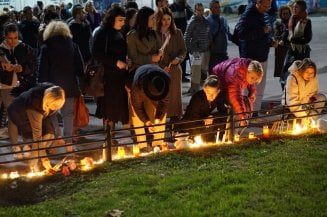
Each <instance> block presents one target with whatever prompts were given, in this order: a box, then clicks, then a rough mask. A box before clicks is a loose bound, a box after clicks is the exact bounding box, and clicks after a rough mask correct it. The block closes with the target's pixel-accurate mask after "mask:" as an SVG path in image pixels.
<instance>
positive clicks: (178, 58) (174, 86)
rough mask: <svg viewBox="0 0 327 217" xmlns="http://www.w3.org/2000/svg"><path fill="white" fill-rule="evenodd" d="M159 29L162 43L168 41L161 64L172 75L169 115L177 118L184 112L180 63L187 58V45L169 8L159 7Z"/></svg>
mask: <svg viewBox="0 0 327 217" xmlns="http://www.w3.org/2000/svg"><path fill="white" fill-rule="evenodd" d="M157 31H158V33H159V34H160V36H161V40H162V43H163V44H164V43H165V42H166V43H167V45H166V46H165V48H164V55H163V57H162V59H161V61H160V62H159V66H160V67H161V68H163V69H164V70H165V71H166V72H167V73H168V74H169V75H170V76H171V88H170V91H169V106H168V113H167V117H169V118H171V120H172V119H174V120H176V119H179V118H180V117H181V116H182V114H183V108H182V69H181V66H180V64H181V62H183V60H184V58H185V55H186V46H185V42H184V38H183V34H182V31H181V30H180V29H177V28H176V26H175V23H174V19H173V14H172V12H171V10H170V9H169V8H161V9H159V11H158V13H157Z"/></svg>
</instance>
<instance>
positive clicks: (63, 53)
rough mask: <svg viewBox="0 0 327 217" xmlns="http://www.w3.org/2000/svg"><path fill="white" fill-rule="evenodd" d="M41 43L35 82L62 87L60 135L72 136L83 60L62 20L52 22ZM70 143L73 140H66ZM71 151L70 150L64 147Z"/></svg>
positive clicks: (57, 129) (55, 123) (57, 126)
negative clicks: (62, 124) (63, 100)
mask: <svg viewBox="0 0 327 217" xmlns="http://www.w3.org/2000/svg"><path fill="white" fill-rule="evenodd" d="M43 39H44V44H43V45H42V47H41V50H40V55H39V61H38V63H39V64H38V69H37V76H38V77H37V79H38V82H52V83H54V84H55V85H59V86H60V87H62V88H63V89H64V91H65V93H66V95H65V97H66V98H65V104H64V105H63V107H62V108H61V110H60V113H61V116H62V119H63V123H64V129H63V136H64V137H71V136H72V135H73V104H74V97H77V96H80V94H81V91H80V88H79V81H78V78H77V77H82V76H83V75H84V68H83V65H84V63H83V59H82V56H81V53H80V51H79V48H78V46H77V45H76V44H75V43H73V41H72V35H71V33H70V30H69V27H68V25H67V24H66V23H64V22H62V21H52V22H50V24H49V25H47V27H46V29H45V31H44V33H43ZM52 120H53V121H54V126H55V130H56V135H57V136H58V137H61V136H62V133H61V131H60V128H59V124H58V119H57V118H56V117H53V118H52ZM66 143H72V139H66ZM66 149H67V151H72V147H71V146H70V147H68V148H66Z"/></svg>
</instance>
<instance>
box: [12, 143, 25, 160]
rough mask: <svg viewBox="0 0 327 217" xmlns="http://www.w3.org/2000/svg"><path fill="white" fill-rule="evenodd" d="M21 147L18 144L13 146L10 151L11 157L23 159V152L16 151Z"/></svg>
mask: <svg viewBox="0 0 327 217" xmlns="http://www.w3.org/2000/svg"><path fill="white" fill-rule="evenodd" d="M21 151H22V150H21V148H20V147H19V146H14V147H12V152H13V157H14V158H15V159H16V160H20V159H23V157H24V156H23V153H18V152H21Z"/></svg>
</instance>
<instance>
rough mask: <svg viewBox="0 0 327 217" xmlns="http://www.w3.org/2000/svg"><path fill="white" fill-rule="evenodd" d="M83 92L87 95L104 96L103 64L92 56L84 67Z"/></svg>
mask: <svg viewBox="0 0 327 217" xmlns="http://www.w3.org/2000/svg"><path fill="white" fill-rule="evenodd" d="M85 93H86V94H87V95H89V96H94V97H100V96H104V66H103V64H102V63H100V62H99V61H97V60H95V59H94V58H93V57H91V59H90V60H89V62H88V63H87V64H86V68H85Z"/></svg>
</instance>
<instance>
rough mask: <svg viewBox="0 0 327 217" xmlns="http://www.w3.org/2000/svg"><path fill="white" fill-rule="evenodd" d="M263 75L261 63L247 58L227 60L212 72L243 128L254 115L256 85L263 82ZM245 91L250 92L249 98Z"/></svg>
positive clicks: (226, 101) (225, 102) (224, 97)
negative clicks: (244, 93)
mask: <svg viewBox="0 0 327 217" xmlns="http://www.w3.org/2000/svg"><path fill="white" fill-rule="evenodd" d="M263 73H264V72H263V68H262V65H261V63H259V62H258V61H255V60H251V59H247V58H234V59H229V60H226V61H224V62H221V63H219V64H218V65H216V66H215V67H214V68H213V70H212V74H213V75H217V76H218V78H219V80H220V82H221V87H222V89H221V95H222V97H223V101H224V104H226V105H231V108H232V109H233V111H234V114H236V115H237V120H238V121H239V125H240V126H241V127H242V126H247V124H248V121H247V119H248V118H249V117H251V115H252V112H253V103H254V101H255V98H256V97H255V96H256V87H255V84H258V83H260V82H261V79H262V77H263ZM245 90H247V91H248V94H247V96H244V95H243V91H245Z"/></svg>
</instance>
